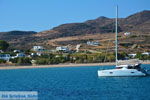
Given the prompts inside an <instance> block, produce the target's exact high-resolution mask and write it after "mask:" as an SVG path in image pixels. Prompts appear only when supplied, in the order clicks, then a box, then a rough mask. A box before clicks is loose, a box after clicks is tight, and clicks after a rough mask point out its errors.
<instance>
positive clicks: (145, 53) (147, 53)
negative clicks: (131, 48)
mask: <svg viewBox="0 0 150 100" xmlns="http://www.w3.org/2000/svg"><path fill="white" fill-rule="evenodd" d="M142 55H150V52H143V53H142Z"/></svg>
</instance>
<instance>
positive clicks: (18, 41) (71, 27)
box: [0, 10, 150, 48]
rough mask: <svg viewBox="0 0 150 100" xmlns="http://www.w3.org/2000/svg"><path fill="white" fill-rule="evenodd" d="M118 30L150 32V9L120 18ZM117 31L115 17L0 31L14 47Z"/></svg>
mask: <svg viewBox="0 0 150 100" xmlns="http://www.w3.org/2000/svg"><path fill="white" fill-rule="evenodd" d="M118 20H119V24H118V32H127V31H129V32H136V33H140V34H150V11H149V10H145V11H142V12H138V13H136V14H133V15H130V16H128V17H126V18H119V19H118ZM114 31H115V18H107V17H104V16H102V17H98V18H97V19H94V20H88V21H85V22H83V23H69V24H62V25H60V26H57V27H54V28H52V29H50V30H47V31H42V32H39V33H37V32H33V31H28V32H26V31H11V32H0V39H2V40H6V41H8V42H10V43H11V44H12V45H13V46H14V47H18V48H22V47H24V46H26V47H27V48H31V46H33V45H44V46H47V47H49V46H50V45H47V43H48V41H49V40H53V39H57V38H65V37H71V36H79V37H80V36H84V35H90V34H91V35H95V34H107V33H113V32H114Z"/></svg>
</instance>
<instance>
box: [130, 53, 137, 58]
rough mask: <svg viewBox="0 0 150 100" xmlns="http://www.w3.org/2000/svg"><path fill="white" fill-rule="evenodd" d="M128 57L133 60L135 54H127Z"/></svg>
mask: <svg viewBox="0 0 150 100" xmlns="http://www.w3.org/2000/svg"><path fill="white" fill-rule="evenodd" d="M128 56H129V57H131V58H134V57H135V56H136V54H128Z"/></svg>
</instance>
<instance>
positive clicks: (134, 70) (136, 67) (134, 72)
mask: <svg viewBox="0 0 150 100" xmlns="http://www.w3.org/2000/svg"><path fill="white" fill-rule="evenodd" d="M117 19H118V6H117V7H116V38H115V45H116V46H115V47H116V49H115V53H116V66H115V69H108V70H98V76H100V77H103V76H104V77H107V76H109V77H110V76H112V77H121V76H123V77H125V76H126V77H131V76H146V75H147V73H146V71H145V70H144V69H142V68H141V67H140V65H141V64H140V63H135V64H129V62H126V63H125V64H118V62H119V60H118V32H117V25H118V22H117Z"/></svg>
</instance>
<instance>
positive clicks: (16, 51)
mask: <svg viewBox="0 0 150 100" xmlns="http://www.w3.org/2000/svg"><path fill="white" fill-rule="evenodd" d="M13 52H14V53H20V52H21V51H20V50H14V51H13Z"/></svg>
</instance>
